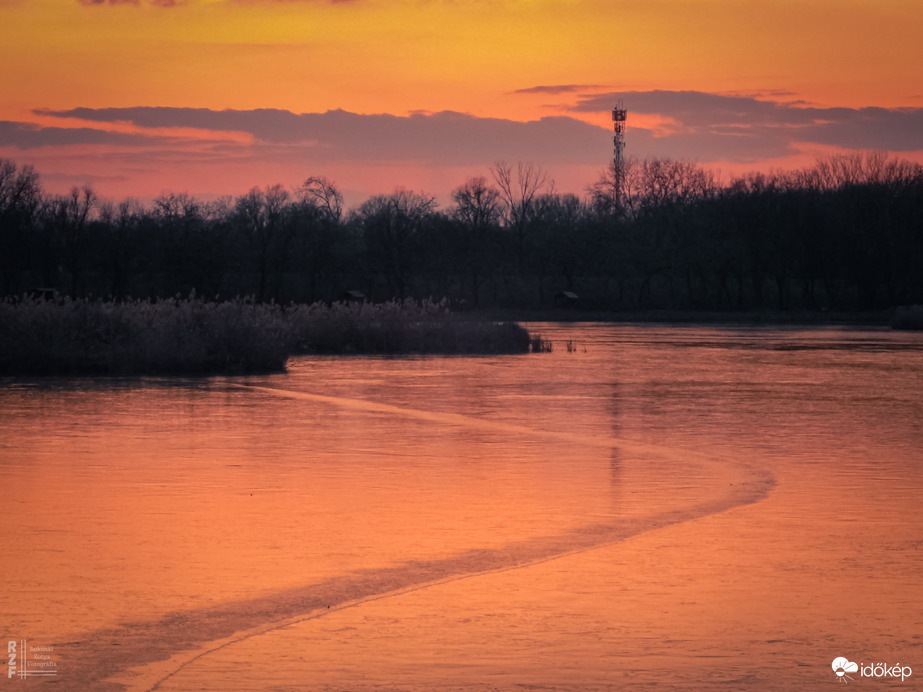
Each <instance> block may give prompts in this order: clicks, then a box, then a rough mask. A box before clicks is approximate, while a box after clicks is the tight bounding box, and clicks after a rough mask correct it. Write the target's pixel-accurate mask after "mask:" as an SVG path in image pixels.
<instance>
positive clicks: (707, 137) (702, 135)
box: [571, 91, 923, 161]
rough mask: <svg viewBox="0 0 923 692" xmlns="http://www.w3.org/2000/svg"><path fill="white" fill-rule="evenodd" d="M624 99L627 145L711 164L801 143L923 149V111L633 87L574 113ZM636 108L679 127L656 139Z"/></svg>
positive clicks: (774, 153) (782, 151)
mask: <svg viewBox="0 0 923 692" xmlns="http://www.w3.org/2000/svg"><path fill="white" fill-rule="evenodd" d="M619 100H621V101H623V102H624V104H625V107H626V108H627V109H628V118H629V120H628V124H629V132H630V133H631V136H632V138H633V140H629V142H630V143H631V142H634V143H635V144H638V145H640V147H638V148H644V149H645V150H649V151H651V153H652V154H654V155H668V152H669V151H671V150H672V151H674V152H682V153H683V154H682V155H684V156H690V154H691V155H692V157H693V158H698V159H700V160H705V161H714V160H720V159H725V160H731V161H749V160H752V161H756V160H759V159H761V158H771V157H779V156H785V155H788V154H791V153H792V152H794V151H796V150H797V148H798V146H799V145H800V144H819V145H827V146H834V147H840V148H846V149H882V150H887V151H893V152H910V151H920V150H923V108H876V107H868V108H837V107H834V108H821V107H816V106H815V107H810V106H804V105H802V104H800V103H792V102H784V101H773V100H766V99H763V98H756V97H755V96H740V95H728V94H710V93H705V92H700V91H627V92H619V93H605V94H594V95H586V96H581V97H579V99H578V102H577V104H576V105H575V106H572V107H571V110H572V111H573V112H580V113H599V112H608V111H609V110H610V109H611V108H612V106H613V104H614V103H616V102H618V101H619ZM632 113H637V114H647V115H659V116H665V117H667V118H670V119H671V121H672V122H673V123H674V125H673V126H672V127H671V128H668V129H667V130H666V132H659V133H658V134H657V136H655V135H654V133H653V132H652V131H649V130H644V129H641V131H638V129H637V128H632V127H631V115H632ZM673 156H674V157H676V156H677V155H676V154H675V153H674V154H673Z"/></svg>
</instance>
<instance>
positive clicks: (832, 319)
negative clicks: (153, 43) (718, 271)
mask: <svg viewBox="0 0 923 692" xmlns="http://www.w3.org/2000/svg"><path fill="white" fill-rule="evenodd" d="M465 314H468V315H471V316H472V317H473V318H475V319H489V320H516V321H519V322H603V323H610V324H630V323H651V324H709V325H710V324H714V325H721V324H727V325H767V326H780V327H784V326H806V325H811V326H823V325H850V326H857V327H888V326H891V324H892V323H893V319H894V311H892V310H866V311H858V312H850V311H839V310H726V311H724V310H720V311H719V310H616V311H608V310H581V309H579V308H552V309H546V310H528V309H524V310H510V309H491V310H483V311H471V312H470V313H465Z"/></svg>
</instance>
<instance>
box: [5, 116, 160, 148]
mask: <svg viewBox="0 0 923 692" xmlns="http://www.w3.org/2000/svg"><path fill="white" fill-rule="evenodd" d="M152 141H153V140H152V138H151V137H150V136H148V135H144V134H129V133H124V132H109V131H107V130H98V129H94V128H90V127H41V126H39V125H35V124H34V123H23V122H13V121H9V120H2V121H0V146H3V147H14V148H16V149H36V148H39V147H60V146H71V145H80V144H93V145H99V144H103V145H110V146H137V145H139V144H141V145H150V144H151V142H152Z"/></svg>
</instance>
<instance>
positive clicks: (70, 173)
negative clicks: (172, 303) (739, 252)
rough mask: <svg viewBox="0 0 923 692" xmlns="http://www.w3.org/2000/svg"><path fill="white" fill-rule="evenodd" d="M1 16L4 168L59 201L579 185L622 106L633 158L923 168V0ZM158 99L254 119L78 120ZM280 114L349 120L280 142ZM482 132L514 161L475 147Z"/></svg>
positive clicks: (75, 8) (291, 5) (262, 4)
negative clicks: (479, 181) (54, 193)
mask: <svg viewBox="0 0 923 692" xmlns="http://www.w3.org/2000/svg"><path fill="white" fill-rule="evenodd" d="M0 17H2V21H0V26H2V29H0V37H2V42H0V61H2V68H0V70H2V73H0V79H2V83H3V84H4V86H5V89H4V98H3V100H2V103H0V110H2V112H0V121H2V122H0V156H3V157H7V158H13V159H15V160H17V161H19V162H22V163H33V164H35V165H36V167H37V168H38V170H39V171H40V172H41V173H42V176H43V182H44V184H45V186H46V187H47V188H49V189H51V190H56V189H64V188H67V187H68V186H70V185H72V184H75V183H84V182H87V181H89V182H92V183H93V184H94V186H95V187H96V188H97V189H98V190H99V192H100V194H102V195H103V196H110V197H121V196H125V195H135V196H142V197H144V196H150V195H156V194H158V193H159V192H160V191H162V190H165V189H170V190H174V189H184V190H188V191H190V192H192V193H195V194H205V195H208V194H235V193H239V192H241V191H243V190H246V189H247V188H248V187H250V186H251V185H256V184H259V185H263V184H267V183H271V182H282V183H284V184H286V185H294V184H297V183H298V182H300V181H301V180H303V179H304V178H305V177H307V176H309V175H318V174H322V175H328V176H331V177H333V178H335V179H336V180H337V181H338V182H339V184H340V185H341V186H342V187H343V188H344V189H345V190H347V191H348V192H351V193H352V194H351V195H349V197H350V201H351V202H353V203H356V202H358V201H361V198H362V196H364V195H367V194H369V193H373V192H381V191H388V190H390V189H391V188H392V187H393V186H394V185H407V186H409V187H414V188H417V189H420V188H425V189H427V191H430V192H432V193H434V194H438V195H444V194H445V192H446V191H447V190H450V189H451V188H452V187H454V186H455V185H457V184H459V183H460V182H461V181H462V180H463V179H464V177H465V176H466V175H469V174H479V173H483V172H484V171H485V170H486V167H487V166H488V165H490V164H491V163H492V162H493V161H494V160H496V159H500V158H505V159H508V160H517V159H519V160H533V161H536V162H537V163H540V164H542V165H544V166H545V167H546V168H547V169H548V170H549V172H550V173H551V174H552V175H553V176H554V177H555V178H556V179H557V180H558V181H559V187H560V188H561V189H562V190H565V191H575V192H580V191H581V190H582V188H583V187H584V186H585V185H587V184H588V183H590V182H592V180H593V179H594V178H595V175H596V173H597V172H598V171H599V170H600V169H601V168H602V167H604V166H605V165H606V163H607V161H608V158H609V156H610V149H611V147H610V145H609V142H610V138H609V134H608V129H609V122H608V108H609V107H611V106H610V105H609V104H611V103H613V102H614V101H615V100H616V99H617V98H622V99H623V100H624V103H625V106H626V107H627V108H628V110H629V114H630V115H629V134H628V138H627V143H628V153H629V154H631V155H633V156H640V157H645V156H671V157H673V158H689V159H693V160H697V161H699V162H701V163H704V164H709V165H714V166H716V167H718V166H720V167H721V168H722V169H724V170H726V171H737V170H746V169H760V168H762V169H767V168H769V167H773V166H776V167H779V166H783V167H791V166H798V165H802V164H805V163H810V162H811V161H812V160H813V158H814V156H816V155H817V154H818V153H822V152H826V151H831V150H833V151H841V150H849V149H882V150H888V151H892V152H894V153H895V154H897V155H900V156H902V157H906V158H910V159H913V160H921V159H923V134H921V133H923V91H921V89H920V88H919V84H920V83H923V80H921V77H923V74H921V72H923V70H921V65H923V49H921V48H920V42H919V40H918V39H919V37H918V33H919V28H920V26H921V25H923V9H921V6H920V4H919V3H917V2H911V1H907V0H884V1H876V2H871V1H870V0H852V1H849V2H836V3H833V2H830V1H829V0H813V1H812V0H808V1H807V2H803V1H801V0H799V2H793V1H789V0H772V1H770V2H763V3H737V2H731V1H730V0H655V1H652V2H644V3H636V2H607V1H603V0H532V1H527V0H504V1H500V2H492V1H488V0H479V1H476V2H465V3H458V2H451V1H449V0H434V1H424V0H401V1H397V2H393V1H386V0H351V1H340V2H330V1H327V0H314V1H311V0H305V1H302V2H296V1H293V2H273V1H270V0H267V1H253V2H247V1H232V0H210V1H209V0H190V1H189V2H173V1H172V0H159V1H156V2H149V1H146V0H138V1H136V2H131V1H126V2H119V1H115V2H95V1H93V0H82V1H78V0H35V1H29V2H26V1H24V0H2V1H0ZM150 107H165V108H171V109H209V111H214V112H220V111H223V110H225V109H233V110H236V111H243V112H246V114H247V118H246V119H247V122H248V123H249V125H250V126H251V127H250V129H240V130H233V131H229V130H227V129H226V128H225V127H224V125H223V124H222V123H221V122H220V120H221V118H220V117H217V116H218V115H220V114H219V113H216V114H215V116H216V117H215V118H214V122H210V121H209V118H207V117H203V118H202V119H201V121H200V122H198V123H196V124H195V125H193V126H192V129H190V125H189V123H187V122H184V119H183V118H182V117H173V116H176V115H177V114H173V116H171V117H170V118H159V119H158V121H157V122H153V121H148V122H144V123H141V122H137V121H132V118H131V117H129V116H130V115H131V114H130V113H127V112H122V113H121V114H120V115H121V117H120V119H118V120H114V119H111V118H107V117H102V115H101V114H100V113H96V114H93V113H88V112H86V111H81V112H80V113H74V112H73V110H74V109H91V110H95V109H110V108H118V109H136V108H150ZM260 109H277V110H280V111H287V112H289V113H291V114H298V115H300V114H306V115H308V114H316V115H317V116H318V117H321V116H323V114H328V115H327V120H328V121H330V122H328V123H327V124H326V125H325V127H324V130H323V132H320V133H315V131H314V129H313V128H314V125H313V124H311V123H308V124H305V126H304V127H302V128H301V129H299V130H298V133H297V136H295V135H294V134H293V133H289V136H288V137H282V136H275V137H272V136H270V135H269V134H267V133H268V132H269V131H270V130H271V126H269V125H266V124H265V123H262V122H261V117H262V116H264V115H265V113H264V112H262V111H261V110H260ZM805 109H810V110H805ZM341 111H343V112H345V114H357V115H366V116H373V115H374V116H387V117H389V118H390V119H391V120H395V119H397V122H398V123H402V122H403V123H405V124H406V125H407V126H406V127H399V128H398V130H399V132H392V133H391V136H392V137H394V139H391V141H389V142H388V143H387V144H388V145H389V147H388V150H387V151H382V150H380V149H379V147H378V146H377V143H376V140H375V137H374V136H371V135H369V134H367V133H366V132H365V131H364V129H365V128H366V127H367V126H368V127H370V128H371V130H373V131H374V130H375V127H376V126H377V121H375V122H372V121H364V120H362V119H355V118H352V119H350V118H346V117H339V118H338V117H337V116H336V114H337V113H340V112H341ZM444 111H450V112H452V113H457V114H464V116H465V117H467V118H468V120H467V121H465V122H464V123H462V124H460V125H459V124H458V123H457V122H456V123H455V125H454V126H450V124H447V121H448V120H451V119H447V118H444V117H443V118H439V116H438V114H441V113H442V112H444ZM767 111H772V117H771V118H768V119H767V118H766V117H765V114H766V113H767ZM330 112H333V115H331V114H330ZM345 114H343V115H344V116H345ZM204 115H208V113H205V114H204ZM62 116H66V117H62ZM410 116H414V117H416V118H418V120H417V121H410V120H407V119H408V118H409V117H410ZM549 117H552V118H555V120H551V121H544V129H543V130H542V132H541V134H540V136H536V137H533V136H530V135H529V132H530V131H531V130H535V129H536V128H537V125H536V124H535V123H536V122H537V121H540V120H541V119H542V118H549ZM126 123H128V124H126ZM528 123H532V125H529V124H528ZM588 126H591V127H588ZM267 128H269V129H267ZM501 130H502V132H501ZM464 132H468V133H469V134H470V133H474V134H472V136H474V137H476V138H479V139H486V140H488V141H489V140H490V138H491V137H492V136H496V138H497V142H498V144H497V145H496V146H495V147H494V149H495V151H478V152H477V156H471V155H461V154H464V153H465V150H467V149H470V146H469V143H467V142H466V140H465V139H464V136H463V133H464ZM519 133H522V136H521V137H520V136H519ZM367 140H368V141H367ZM414 140H416V141H414ZM343 142H351V143H353V144H354V146H353V147H346V146H344V145H343ZM427 151H430V152H431V153H430V154H429V155H427ZM456 154H457V155H456Z"/></svg>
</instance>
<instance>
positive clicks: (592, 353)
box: [0, 324, 923, 690]
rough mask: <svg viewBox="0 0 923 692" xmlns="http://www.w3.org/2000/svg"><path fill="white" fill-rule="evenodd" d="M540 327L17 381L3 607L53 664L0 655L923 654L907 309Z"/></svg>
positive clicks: (185, 660)
mask: <svg viewBox="0 0 923 692" xmlns="http://www.w3.org/2000/svg"><path fill="white" fill-rule="evenodd" d="M529 327H530V329H531V330H533V331H537V332H539V333H541V334H542V335H543V336H545V337H547V338H550V339H551V340H552V341H553V342H554V344H555V350H554V352H552V353H548V354H531V355H523V356H496V357H474V358H468V357H394V358H381V357H355V356H353V357H323V358H318V357H299V358H295V359H292V360H291V361H290V362H289V368H288V372H287V373H285V374H279V375H269V376H250V377H213V378H207V379H180V378H110V379H100V378H95V379H80V378H73V379H35V380H21V379H16V380H13V379H7V380H4V381H3V382H2V383H0V412H2V413H3V416H2V419H0V525H2V527H3V529H2V536H3V546H4V547H3V552H4V555H3V560H2V561H0V579H2V583H3V585H4V586H3V588H2V589H0V615H2V618H0V623H2V631H0V636H2V635H7V636H4V637H3V640H4V641H10V642H15V643H17V644H18V646H19V648H20V649H22V647H26V650H25V652H21V653H20V659H18V660H19V661H20V662H21V661H22V654H23V653H25V654H26V656H27V658H28V655H29V651H30V649H29V647H39V648H41V649H50V650H48V651H46V652H45V653H44V654H41V655H42V656H44V658H35V657H36V656H39V655H40V654H32V655H33V659H34V660H33V667H32V668H31V669H30V670H32V671H39V670H41V671H42V672H46V673H47V672H48V671H49V670H50V671H52V672H54V673H55V675H54V676H51V675H44V676H38V675H34V676H22V675H21V673H22V672H23V669H22V667H20V668H18V669H16V670H14V671H11V672H13V673H15V674H18V675H14V677H15V678H16V679H15V680H12V679H7V680H5V684H7V685H8V687H10V689H19V688H23V689H27V688H31V687H32V686H42V685H44V684H48V683H49V682H50V680H49V678H52V677H53V682H54V689H58V690H61V689H113V690H116V689H126V688H127V689H138V690H153V689H159V690H186V689H215V690H250V689H253V690H258V689H286V690H288V689H305V690H313V689H343V690H354V689H381V688H395V689H419V690H424V689H435V688H440V689H518V688H521V687H522V686H534V687H537V688H549V689H608V688H610V687H628V688H632V689H708V688H714V689H722V688H728V689H749V688H753V689H757V688H759V689H767V688H768V689H776V688H777V689H786V688H790V687H792V686H795V687H801V688H809V687H811V686H812V685H819V684H827V683H833V682H836V680H837V676H836V674H835V673H834V672H833V671H832V669H831V667H830V662H831V661H832V660H833V659H834V658H836V657H838V656H844V657H847V658H849V660H850V661H856V662H857V664H860V663H864V664H868V663H879V662H887V663H889V664H892V665H893V664H898V663H900V664H901V665H902V666H904V665H907V666H914V664H916V668H918V669H919V672H918V673H916V674H915V675H916V676H923V655H921V642H920V637H919V632H920V631H921V624H923V623H921V613H923V608H921V607H920V606H921V602H923V583H921V577H920V575H921V574H923V569H921V568H923V565H921V557H920V556H921V550H920V548H921V546H923V531H921V524H920V519H919V516H920V515H919V510H918V506H919V503H920V500H921V498H923V397H921V392H923V335H921V334H913V333H901V332H891V331H888V330H877V329H873V330H868V329H857V328H810V329H807V328H787V329H780V328H768V327H702V326H682V327H667V326H657V325H603V324H573V325H557V324H535V325H529ZM860 659H861V660H860ZM42 661H52V662H53V665H51V664H48V663H45V664H42V663H41V662H42ZM26 662H27V663H28V660H27V661H26ZM872 672H874V670H873V671H872ZM849 675H850V676H852V677H853V678H859V677H862V669H861V668H860V670H859V671H858V672H855V673H852V672H850V673H849ZM6 677H7V676H6V675H4V678H6ZM898 682H900V681H898ZM901 684H911V683H910V682H906V681H905V682H903V683H901Z"/></svg>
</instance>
